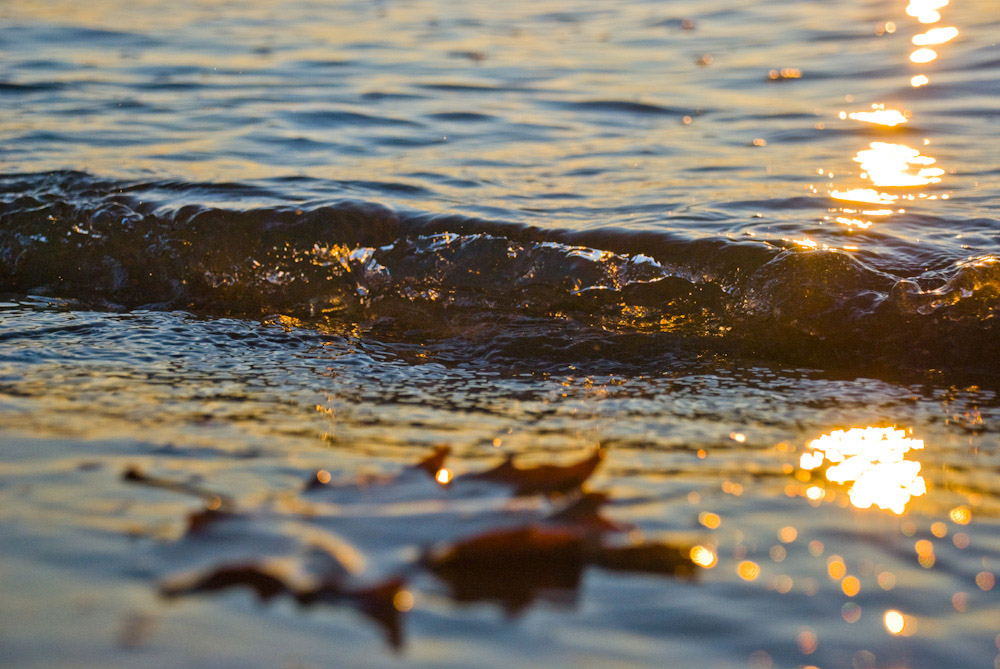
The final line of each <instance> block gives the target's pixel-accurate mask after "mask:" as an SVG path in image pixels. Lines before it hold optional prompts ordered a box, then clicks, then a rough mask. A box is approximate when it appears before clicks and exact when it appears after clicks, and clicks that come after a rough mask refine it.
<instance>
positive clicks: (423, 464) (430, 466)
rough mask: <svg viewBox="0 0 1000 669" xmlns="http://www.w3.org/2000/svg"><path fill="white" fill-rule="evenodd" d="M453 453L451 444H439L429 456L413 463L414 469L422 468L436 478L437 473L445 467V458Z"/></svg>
mask: <svg viewBox="0 0 1000 669" xmlns="http://www.w3.org/2000/svg"><path fill="white" fill-rule="evenodd" d="M449 455H451V447H450V446H438V447H437V448H435V449H434V452H433V453H431V454H430V455H429V456H427V457H426V458H424V459H423V460H421V461H420V462H418V463H417V464H415V465H413V468H414V469H421V470H423V471H425V472H427V474H428V475H429V476H430V477H431V478H435V477H436V476H437V473H438V472H439V471H440V470H441V468H442V467H444V462H445V460H447V459H448V456H449Z"/></svg>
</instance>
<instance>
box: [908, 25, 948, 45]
mask: <svg viewBox="0 0 1000 669" xmlns="http://www.w3.org/2000/svg"><path fill="white" fill-rule="evenodd" d="M956 37H958V28H955V27H954V26H948V27H947V28H931V29H930V30H928V31H927V32H925V33H920V34H919V35H914V36H913V40H912V41H913V44H914V45H916V46H929V45H931V44H944V43H945V42H950V41H951V40H953V39H955V38H956Z"/></svg>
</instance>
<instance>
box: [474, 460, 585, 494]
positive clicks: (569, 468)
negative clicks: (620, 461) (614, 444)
mask: <svg viewBox="0 0 1000 669" xmlns="http://www.w3.org/2000/svg"><path fill="white" fill-rule="evenodd" d="M603 460H604V450H603V449H600V448H598V449H597V450H596V451H594V454H593V455H591V456H590V457H588V458H586V459H585V460H581V461H580V462H575V463H573V464H571V465H565V466H560V465H538V466H535V467H518V466H516V465H515V464H514V459H513V457H509V458H507V460H505V461H504V462H503V463H502V464H500V465H498V466H496V467H494V468H493V469H488V470H486V471H485V472H479V473H475V474H466V475H464V476H462V477H459V478H458V479H456V481H458V480H463V479H464V480H471V481H489V482H490V483H499V484H501V485H506V486H510V487H512V488H513V489H514V493H515V494H516V495H534V494H539V493H544V494H552V493H565V492H569V491H571V490H575V489H577V488H579V487H580V486H582V485H583V483H584V481H586V480H587V479H588V478H590V476H591V475H592V474H593V473H594V471H595V470H596V469H597V467H598V466H599V465H600V464H601V462H602V461H603Z"/></svg>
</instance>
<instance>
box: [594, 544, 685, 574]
mask: <svg viewBox="0 0 1000 669" xmlns="http://www.w3.org/2000/svg"><path fill="white" fill-rule="evenodd" d="M589 557H590V563H591V564H593V565H595V566H598V567H603V568H604V569H610V570H613V571H630V572H641V573H646V574H662V575H666V576H675V577H678V578H689V577H692V576H694V575H695V573H697V572H696V570H695V564H694V562H692V561H691V558H690V556H689V554H688V552H687V551H686V550H685V549H684V548H683V547H680V546H672V545H669V544H664V543H643V544H636V545H632V546H599V547H596V548H595V549H594V550H593V552H592V553H591V555H590V556H589Z"/></svg>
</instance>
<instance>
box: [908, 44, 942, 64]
mask: <svg viewBox="0 0 1000 669" xmlns="http://www.w3.org/2000/svg"><path fill="white" fill-rule="evenodd" d="M937 57H938V54H937V51H935V50H934V49H929V48H927V47H922V48H920V49H916V50H915V51H914V52H913V53H911V54H910V60H911V61H913V62H914V63H929V62H931V61H932V60H935V59H936V58H937Z"/></svg>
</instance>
